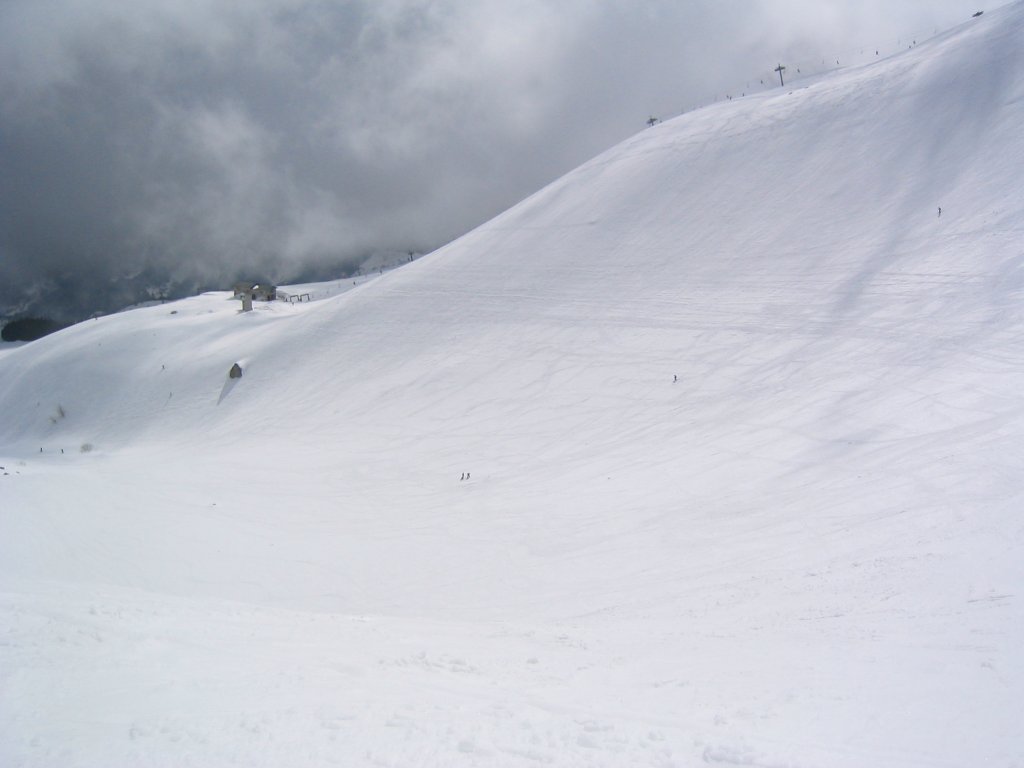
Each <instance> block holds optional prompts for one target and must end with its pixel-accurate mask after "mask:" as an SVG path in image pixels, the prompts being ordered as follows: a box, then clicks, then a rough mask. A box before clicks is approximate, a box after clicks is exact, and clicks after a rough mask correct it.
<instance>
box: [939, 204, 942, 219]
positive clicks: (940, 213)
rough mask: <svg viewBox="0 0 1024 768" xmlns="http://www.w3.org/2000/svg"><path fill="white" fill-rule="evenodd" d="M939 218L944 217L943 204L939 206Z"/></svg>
mask: <svg viewBox="0 0 1024 768" xmlns="http://www.w3.org/2000/svg"><path fill="white" fill-rule="evenodd" d="M939 218H940V219H941V218H942V206H941V205H940V206H939Z"/></svg>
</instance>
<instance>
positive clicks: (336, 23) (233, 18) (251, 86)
mask: <svg viewBox="0 0 1024 768" xmlns="http://www.w3.org/2000/svg"><path fill="white" fill-rule="evenodd" d="M891 5H897V6H899V8H898V10H893V9H892V8H891V7H890V6H891ZM968 7H969V6H967V4H966V3H964V2H962V1H957V0H946V1H945V2H943V1H942V0H939V1H934V0H929V2H924V1H923V0H922V1H921V2H913V1H909V2H903V3H899V4H891V3H881V2H873V3H872V2H867V3H865V2H857V3H853V2H850V3H846V2H842V3H840V2H837V3H818V2H811V0H801V1H800V2H796V1H794V0H791V1H790V2H774V3H769V2H740V1H739V0H703V1H695V2H688V3H687V2H681V0H674V1H673V2H669V1H668V0H634V1H632V2H600V1H599V0H590V1H584V0H558V1H557V2H556V1H555V0H520V2H514V3H513V2H499V1H498V0H377V1H373V0H348V1H342V0H335V1H329V0H260V1H259V2H245V1H244V0H234V1H229V0H211V1H209V2H199V0H140V1H139V2H134V3H128V2H121V1H120V0H119V1H117V2H114V1H113V0H91V1H88V2H87V1H86V0H50V1H49V2H38V0H7V1H6V2H5V3H4V4H3V5H2V6H0V163H2V173H0V315H3V314H4V313H5V312H6V313H13V312H14V311H16V310H17V309H19V308H25V307H28V306H31V305H32V303H33V302H36V301H39V300H43V299H47V300H50V301H51V302H52V301H55V300H59V301H60V302H61V304H62V305H63V306H65V307H66V308H67V311H68V313H70V314H74V313H81V312H87V311H89V310H92V309H96V308H108V309H109V308H111V307H113V306H116V305H117V304H118V303H119V302H121V303H127V302H129V301H132V300H135V299H136V298H137V292H138V290H139V288H140V287H142V286H160V285H172V286H177V287H178V288H182V287H184V288H187V287H191V286H196V285H203V284H205V285H215V284H219V285H225V284H226V283H227V282H228V281H229V280H231V279H233V278H234V277H236V276H238V275H240V274H242V273H249V274H255V273H260V274H264V275H267V276H270V277H272V278H276V279H287V278H289V277H294V276H295V275H298V274H299V273H301V272H303V271H304V270H309V269H314V268H317V267H318V266H325V265H326V266H327V267H331V268H336V269H337V268H338V265H340V264H341V263H342V262H344V261H345V260H346V259H355V258H358V257H360V256H361V255H363V254H366V253H367V252H369V251H371V250H374V249H399V250H407V249H413V248H416V249H422V248H428V247H433V246H437V245H440V244H442V243H443V242H445V241H447V240H448V239H450V238H452V237H454V236H457V235H458V234H460V233H462V232H464V231H465V230H467V229H469V228H471V227H472V226H474V225H475V224H478V223H480V222H481V221H483V220H484V219H486V218H487V217H489V216H490V215H493V214H494V213H497V212H498V211H500V210H501V209H503V208H505V207H507V206H508V205H510V204H512V203H514V202H515V201H516V200H518V199H520V198H521V197H523V196H525V195H526V194H529V193H530V192H532V191H534V190H535V189H536V188H538V187H539V186H541V185H543V184H544V183H545V182H547V181H549V180H551V179H552V178H554V177H555V176H557V175H559V174H560V173H562V172H564V171H566V170H568V169H569V168H571V167H573V166H574V165H576V164H578V163H579V162H581V161H583V160H585V159H586V158H587V157H589V156H592V155H593V154H595V153H596V152H598V151H600V150H602V149H604V148H606V147H607V146H609V145H611V144H613V143H614V142H616V141H617V140H619V139H621V138H623V137H625V136H626V135H628V134H629V133H631V132H633V131H635V130H638V129H639V128H640V127H642V125H643V121H644V119H645V118H646V117H647V116H648V115H649V114H652V113H653V114H657V115H658V116H660V117H665V118H667V117H671V116H673V115H675V114H678V113H679V112H680V111H682V110H683V109H689V108H692V107H693V106H696V105H698V104H700V103H706V102H707V101H709V100H711V99H713V98H714V97H715V96H719V97H721V96H723V95H724V94H726V93H731V94H735V95H739V92H741V91H743V90H744V89H746V88H749V87H751V83H757V84H758V85H759V82H760V79H762V78H764V77H766V76H767V77H769V78H770V77H771V69H770V68H771V61H772V59H773V58H775V57H782V56H803V57H804V58H805V59H806V61H807V62H815V61H817V59H818V58H819V57H820V58H821V59H822V62H824V60H825V58H826V56H831V55H833V54H834V52H835V51H836V50H842V51H843V52H844V55H845V52H846V51H847V50H852V49H853V48H855V47H857V46H860V48H863V46H864V44H869V45H874V44H876V42H877V41H878V40H882V41H883V42H885V43H886V44H887V45H889V46H890V48H892V47H894V45H895V41H896V40H897V39H898V36H899V35H900V34H904V33H906V34H914V33H917V34H920V35H922V37H923V36H926V35H929V34H931V33H932V32H933V31H934V29H935V28H939V27H945V26H948V25H949V24H951V23H954V22H956V21H960V20H962V19H964V18H966V16H967V15H969V14H968V13H967V9H968ZM900 44H902V42H901V43H900ZM887 52H891V51H887ZM766 65H767V66H766Z"/></svg>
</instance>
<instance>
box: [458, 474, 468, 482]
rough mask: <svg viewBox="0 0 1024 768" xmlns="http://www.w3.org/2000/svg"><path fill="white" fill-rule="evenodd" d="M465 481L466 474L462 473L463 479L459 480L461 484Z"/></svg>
mask: <svg viewBox="0 0 1024 768" xmlns="http://www.w3.org/2000/svg"><path fill="white" fill-rule="evenodd" d="M465 479H466V473H465V472H463V473H462V477H460V478H459V482H460V483H461V482H462V481H463V480H465Z"/></svg>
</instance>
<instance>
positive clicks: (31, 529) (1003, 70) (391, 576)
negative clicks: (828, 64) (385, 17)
mask: <svg viewBox="0 0 1024 768" xmlns="http://www.w3.org/2000/svg"><path fill="white" fill-rule="evenodd" d="M1021 126H1024V5H1022V4H1020V3H1017V4H1014V5H1012V6H1009V7H1007V8H1005V9H1002V10H999V11H989V12H986V13H985V15H984V16H982V17H980V18H978V19H975V20H972V21H971V22H970V23H968V24H966V25H965V26H963V27H962V28H959V29H957V30H954V31H952V32H950V33H947V34H945V35H942V36H940V37H938V38H936V39H934V40H931V41H929V42H927V43H923V44H920V45H918V46H917V47H916V48H915V49H914V50H912V51H908V52H906V53H903V54H901V55H898V56H895V57H893V58H891V59H887V60H885V61H882V62H879V63H877V64H874V65H871V66H868V67H864V68H859V69H850V70H845V71H842V72H840V73H836V74H833V75H831V76H826V77H822V78H820V79H815V80H805V81H802V82H797V83H793V84H787V87H786V88H785V89H781V88H780V89H777V90H775V91H771V92H767V93H764V94H760V95H757V96H754V97H749V98H744V99H734V100H732V101H729V102H725V103H720V104H717V105H715V106H712V107H708V108H706V109H702V110H700V111H697V112H694V113H691V114H688V115H684V116H683V117H681V118H678V119H676V120H673V121H671V122H666V123H664V124H661V125H658V126H656V127H654V128H652V129H649V130H645V131H644V132H642V133H640V134H638V135H637V136H635V137H634V138H632V139H631V140H629V141H626V142H625V143H623V144H622V145H620V146H618V147H615V148H613V149H611V150H610V151H608V152H607V153H605V154H603V155H601V156H600V157H597V158H595V159H594V160H592V161H590V162H588V163H586V164H585V165H583V166H582V167H580V168H579V169H577V170H576V171H574V172H572V173H570V174H568V175H567V176H565V177H564V178H563V179H561V180H559V181H557V182H556V183H554V184H552V185H550V186H549V187H547V188H546V189H543V190H541V191H540V192H538V193H537V194H535V195H534V196H532V197H530V198H529V199H527V200H525V201H524V202H522V203H521V204H519V205H518V206H516V207H514V208H513V209H511V210H509V211H508V212H507V213H505V214H503V215H501V216H499V217H498V218H496V219H494V220H493V221H491V222H489V223H487V224H485V225H483V226H481V227H480V228H479V229H477V230H475V231H474V232H472V233H470V234H468V235H467V236H465V237H463V238H461V239H460V240H458V241H456V242H454V243H452V244H451V245H449V246H447V247H445V248H443V249H441V250H439V251H437V252H435V253H433V254H431V255H429V256H426V257H424V258H422V259H419V260H417V261H415V262H413V263H410V264H407V265H405V266H402V267H400V268H399V269H396V270H393V271H391V272H387V273H385V274H383V275H380V276H376V277H375V278H374V279H372V280H366V281H365V282H360V284H358V285H350V284H349V283H348V282H345V283H343V282H338V283H336V284H329V285H326V286H320V287H319V288H320V291H319V294H318V295H316V296H313V297H312V298H314V300H313V301H305V302H301V303H291V304H289V303H286V302H281V301H278V302H274V303H260V302H256V304H255V309H254V311H252V312H246V313H242V312H240V311H239V310H240V304H239V302H236V301H232V300H231V298H230V294H228V293H213V294H205V295H202V296H198V297H194V298H191V299H187V300H184V301H180V302H175V303H172V304H165V305H162V306H155V307H148V308H142V309H137V310H133V311H131V312H126V313H122V314H119V315H113V316H109V317H103V318H100V319H97V320H91V321H88V322H85V323H81V324H79V325H77V326H74V327H72V328H69V329H67V330H65V331H62V332H60V333H57V334H55V335H53V336H49V337H47V338H45V339H42V340H40V341H37V342H33V343H31V344H27V345H22V346H18V347H16V348H5V349H3V350H2V351H0V465H2V467H3V469H2V470H0V617H2V618H0V765H4V766H61V768H76V767H82V768H85V767H86V766H99V765H102V766H108V767H111V766H115V767H116V766H142V765H145V766H186V765H191V766H232V765H237V766H284V765H305V766H319V765H331V764H336V765H343V766H362V765H366V766H517V767H519V766H535V765H553V766H663V767H667V766H680V767H681V766H693V765H698V764H702V763H703V764H710V765H717V766H735V765H751V766H762V767H765V768H767V767H771V768H781V767H782V766H791V767H793V768H796V767H797V766H799V767H801V768H808V767H811V766H818V767H821V766H828V767H833V766H835V767H841V768H863V767H864V766H873V767H874V768H907V767H908V766H935V767H938V766H942V767H944V768H946V767H948V768H954V767H957V768H959V767H961V766H969V765H985V766H1000V767H1004V768H1010V766H1017V767H1018V768H1019V767H1020V766H1024V735H1022V733H1024V731H1022V728H1021V723H1022V721H1021V712H1022V708H1021V701H1022V700H1024V610H1022V601H1024V518H1022V516H1021V514H1020V513H1021V509H1022V507H1024V483H1022V474H1021V468H1022V466H1024V418H1022V417H1024V399H1022V398H1024V396H1022V393H1024V312H1022V308H1024V192H1022V189H1024V188H1022V186H1021V179H1024V138H1022V133H1021ZM940 208H941V215H940V210H939V209H940ZM304 289H305V290H306V291H308V292H312V293H317V290H316V289H317V287H315V286H313V287H311V286H305V287H304ZM236 363H237V364H238V366H239V368H240V369H241V372H242V376H241V377H240V378H229V375H228V373H229V370H230V369H231V368H232V366H233V365H234V364H236Z"/></svg>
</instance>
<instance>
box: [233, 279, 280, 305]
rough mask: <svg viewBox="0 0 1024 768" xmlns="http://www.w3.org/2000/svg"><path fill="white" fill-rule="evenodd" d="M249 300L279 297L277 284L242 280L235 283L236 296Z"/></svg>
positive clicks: (265, 299) (269, 299) (267, 299)
mask: <svg viewBox="0 0 1024 768" xmlns="http://www.w3.org/2000/svg"><path fill="white" fill-rule="evenodd" d="M246 297H248V298H249V301H274V300H275V299H276V298H277V286H276V285H272V284H271V283H253V282H249V281H242V282H240V283H235V298H236V299H245V298H246Z"/></svg>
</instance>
